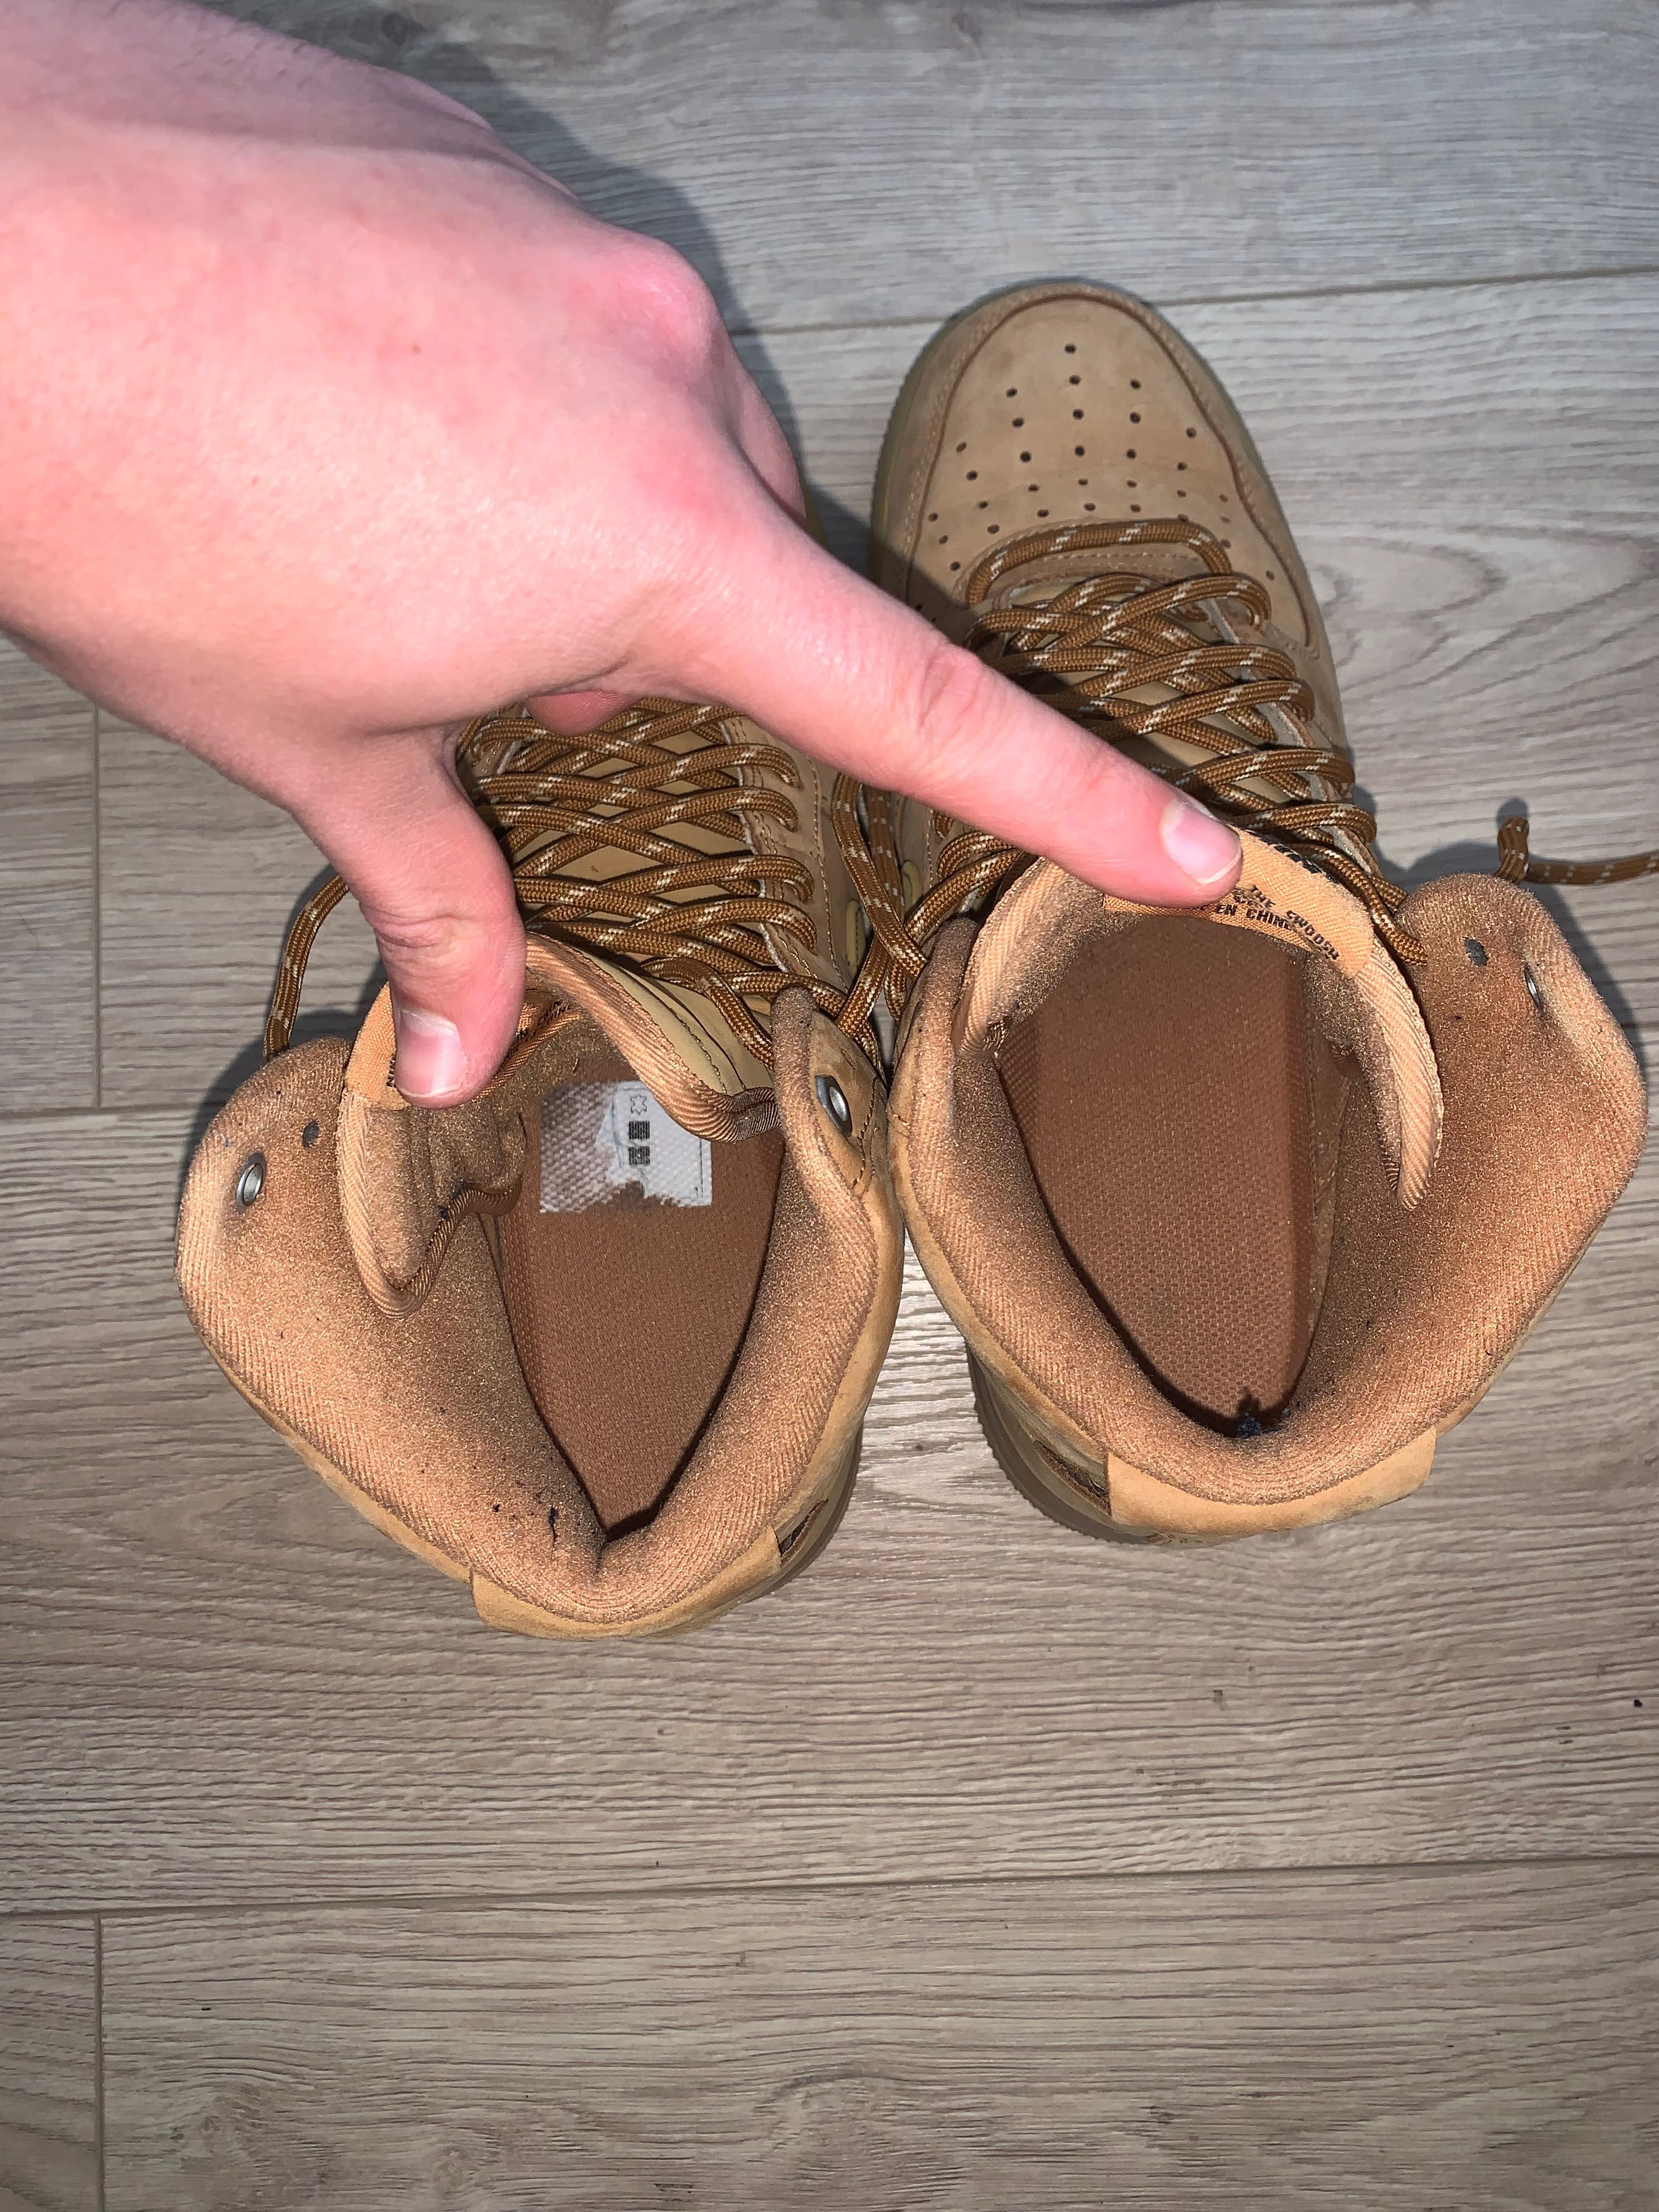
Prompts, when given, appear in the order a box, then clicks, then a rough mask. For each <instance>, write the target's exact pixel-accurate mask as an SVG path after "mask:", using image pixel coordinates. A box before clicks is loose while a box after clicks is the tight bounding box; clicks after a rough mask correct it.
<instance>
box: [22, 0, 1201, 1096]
mask: <svg viewBox="0 0 1659 2212" xmlns="http://www.w3.org/2000/svg"><path fill="white" fill-rule="evenodd" d="M0 60H3V67H0V403H3V404H0V628H3V629H5V630H7V631H8V632H9V634H10V635H12V636H13V637H15V639H17V640H18V641H19V642H21V644H22V646H23V647H25V649H26V650H27V651H28V652H29V653H33V655H34V656H35V657H36V658H37V659H40V660H41V661H43V662H44V663H45V664H46V665H47V666H48V667H50V668H52V669H54V670H56V671H58V673H59V674H60V675H62V676H63V677H64V678H66V679H67V680H68V681H69V682H70V683H71V684H76V686H78V687H79V688H80V689H81V690H82V691H84V692H86V693H88V695H89V696H91V697H93V698H94V699H96V700H99V701H100V702H103V703H104V704H106V705H107V706H109V707H111V708H114V709H116V710H117V711H118V712H119V713H120V714H124V715H125V716H127V717H128V718H129V719H131V720H135V721H137V722H140V723H142V724H144V725H146V726H149V728H151V729H155V730H158V731H160V732H162V733H164V734H165V735H166V736H167V737H170V738H174V739H176V740H177V741H178V742H179V744H183V745H186V746H188V747H189V748H190V749H191V750H192V751H194V752H196V753H198V754H200V755H201V756H202V757H203V758H204V759H205V760H208V761H210V762H211V763H213V765H214V766H215V767H216V768H217V769H221V770H222V771H223V773H224V774H225V775H228V776H231V777H233V778H234V779H235V781H238V782H240V783H243V784H246V785H247V786H249V787H251V788H252V789H253V790H256V791H258V792H261V793H264V795H265V796H266V797H267V798H270V799H274V800H275V801H276V803H277V804H278V805H282V806H284V807H286V808H288V809H289V811H290V812H291V813H292V814H294V815H295V817H296V818H297V819H298V820H299V821H300V822H301V823H302V824H303V826H304V827H305V829H307V831H308V833H309V834H310V836H312V837H313V839H314V841H315V842H316V843H317V844H318V845H319V846H320V848H322V850H323V851H324V852H325V854H327V855H328V857H329V858H330V860H332V861H333V862H334V864H335V865H336V866H337V867H338V868H339V870H340V871H341V872H342V873H343V875H344V877H345V878H346V881H347V882H348V884H349V885H350V887H351V889H352V890H353V891H354V893H355V894H356V897H357V899H358V901H359V902H360V903H361V905H362V909H363V912H364V914H365V915H366V916H367V917H368V921H369V924H370V926H371V927H372V928H373V929H374V934H375V937H376V939H377V940H378V942H379V945H380V951H381V955H382V957H383V959H384V961H385V963H386V973H387V975H388V977H389V978H390V981H391V983H392V995H393V1000H394V1003H395V1006H396V1008H397V1012H398V1079H399V1084H400V1085H401V1087H402V1088H403V1089H404V1091H405V1092H406V1093H407V1094H408V1095H409V1096H410V1097H415V1098H417V1099H420V1100H422V1101H424V1102H426V1103H434V1104H435V1103H446V1102H448V1101H453V1100H458V1099H461V1098H465V1097H470V1096H471V1095H472V1093H474V1092H475V1091H477V1089H478V1088H479V1087H480V1085H482V1084H483V1083H484V1082H485V1081H487V1080H488V1079H489V1075H490V1073H492V1071H493V1070H494V1068H495V1066H496V1064H497V1062H498V1060H499V1059H500V1057H501V1053H502V1051H503V1050H504V1048H505V1046H506V1044H507V1040H508V1038H509V1037H510V1036H511V1034H512V1031H513V1024H514V1022H515V1021H516V1018H517V1016H518V1012H519V1007H520V998H521V989H522V982H523V973H524V968H523V960H524V938H523V932H522V928H521V927H520V921H519V918H518V915H517V911H516V908H515V907H514V904H513V893H512V885H511V882H510V879H509V878H508V875H507V869H506V866H505V865H504V863H503V861H502V859H501V854H500V852H499V849H498V848H497V847H496V845H495V842H494V840H493V839H492V837H491V836H490V835H489V832H488V830H487V829H485V828H484V826H483V823H481V822H480V821H479V819H478V817H477V815H476V814H475V813H474V812H473V811H472V809H471V806H470V805H468V803H467V801H466V799H465V797H464V796H463V794H462V793H461V790H460V788H459V785H458V783H457V781H456V780H455V776H454V773H453V746H454V741H455V738H456V735H457V733H458V732H459V729H460V728H461V726H463V725H464V724H465V722H466V720H468V719H469V718H470V717H471V715H472V714H476V713H477V712H478V711H480V710H481V709H483V708H488V707H492V706H496V705H500V704H501V703H503V702H506V701H508V700H512V699H517V698H528V699H530V700H531V701H532V703H533V704H534V707H535V709H536V711H537V712H538V714H540V715H541V716H542V717H543V719H544V720H546V721H547V722H548V723H549V724H550V725H551V726H553V727H555V728H556V729H558V730H561V731H563V732H577V731H580V730H583V729H586V728H588V727H590V726H592V724H593V723H595V722H597V721H599V720H602V719H603V717H604V716H605V715H606V714H610V713H612V712H614V711H615V709H616V708H617V707H618V706H620V705H622V704H623V703H624V702H627V701H628V700H630V699H634V698H637V697H639V696H642V695H644V694H647V693H667V694H670V695H671V696H677V697H682V698H689V699H716V700H720V701H722V702H727V703H729V704H731V705H733V706H736V707H738V708H741V709H742V710H743V711H744V712H745V713H748V714H752V715H753V716H754V717H755V718H756V720H758V721H760V722H761V723H763V724H764V725H765V726H767V727H768V728H769V729H770V730H771V731H773V732H775V733H776V734H777V735H779V736H780V737H782V738H786V739H787V740H788V741H789V742H790V743H792V744H797V745H799V746H801V747H803V748H804V749H805V750H807V751H809V752H811V753H814V754H816V755H817V757H819V758H820V759H822V760H824V761H827V762H829V763H833V765H835V766H836V767H837V768H840V769H847V770H848V771H849V772H850V773H852V774H854V775H858V776H861V777H863V778H865V779H866V780H867V781H871V782H873V783H877V784H883V785H887V786H890V787H895V788H897V789H899V790H902V791H906V792H908V793H912V794H914V795H915V796H916V797H918V798H921V799H925V800H927V801H928V802H930V803H931V804H933V805H935V806H938V807H940V808H942V809H943V810H944V811H946V812H948V813H951V814H954V815H957V816H960V817H963V819H964V820H967V821H969V822H973V823H978V824H980V825H981V826H982V827H983V828H986V829H991V830H994V831H996V832H997V833H999V834H1000V836H1004V837H1006V838H1008V839H1010V840H1011V841H1012V842H1014V843H1016V844H1018V845H1021V846H1024V847H1027V848H1030V849H1032V850H1035V851H1037V852H1040V853H1043V854H1048V856H1049V857H1051V858H1052V859H1054V860H1058V861H1059V862H1060V864H1061V865H1062V866H1065V867H1066V868H1069V869H1071V870H1073V872H1075V873H1077V874H1078V875H1080V876H1082V877H1084V878H1086V879H1087V880H1089V881H1090V882H1091V883H1095V884H1100V885H1101V886H1102V887H1103V888H1105V889H1109V890H1115V891H1116V892H1118V893H1120V894H1121V895H1122V896H1128V897H1133V898H1138V899H1145V900H1148V901H1152V902H1158V903H1160V904H1167V905H1190V904H1197V903H1201V902H1204V901H1206V900H1209V899H1213V898H1215V897H1216V896H1218V894H1219V893H1220V892H1221V891H1222V890H1225V888H1226V887H1227V886H1228V885H1229V884H1231V881H1232V880H1233V878H1234V877H1235V876H1236V874H1237V869H1238V865H1239V848H1238V842H1237V838H1236V837H1235V836H1233V834H1232V832H1231V830H1229V829H1225V828H1224V827H1223V826H1222V825H1221V824H1220V823H1218V822H1216V821H1215V820H1214V819H1213V817H1211V816H1210V815H1208V814H1207V813H1206V812H1205V811H1204V810H1203V809H1202V808H1200V807H1198V806H1196V805H1193V804H1192V803H1191V802H1189V801H1188V800H1187V799H1182V798H1181V797H1180V796H1179V795H1177V794H1176V793H1172V792H1171V791H1170V787H1169V786H1168V785H1167V784H1164V783H1161V782H1159V781H1158V780H1157V779H1156V778H1154V777H1152V776H1151V775H1147V774H1146V772H1145V771H1144V770H1142V769H1139V768H1137V767H1135V766H1133V764H1132V763H1129V762H1128V761H1127V760H1125V759H1124V758H1123V757H1121V755H1119V754H1116V753H1115V752H1113V751H1112V750H1110V749H1109V748H1108V747H1106V746H1103V745H1102V744H1098V743H1097V742H1096V741H1095V740H1094V739H1092V738H1089V737H1087V736H1086V735H1085V734H1084V733H1083V732H1080V731H1079V730H1078V729H1076V728H1074V727H1073V726H1072V725H1071V724H1070V723H1068V722H1066V721H1065V720H1062V719H1061V718H1060V716H1058V715H1057V714H1053V713H1051V712H1050V711H1049V710H1048V708H1044V707H1042V706H1040V705H1039V704H1037V703H1036V701H1034V700H1032V699H1030V698H1029V697H1027V696H1025V695H1024V693H1022V692H1020V691H1018V690H1016V689H1015V688H1014V687H1013V686H1012V685H1011V684H1007V683H1006V682H1005V681H1004V680H1003V679H1002V678H1000V677H998V676H996V675H994V674H993V673H992V672H990V671H988V670H987V669H986V668H985V667H983V666H982V665H981V663H980V662H979V661H977V660H976V659H974V658H973V657H972V656H971V655H969V654H968V653H964V652H963V651H961V650H960V649H959V648H957V647H954V646H951V645H949V644H947V643H946V642H945V641H944V640H942V639H941V638H940V637H939V635H937V634H936V633H935V632H934V631H933V629H931V628H930V627H929V626H928V625H927V623H925V622H924V621H923V620H922V618H921V617H920V616H919V615H916V614H914V613H912V612H911V611H909V610H908V609H907V608H905V607H902V606H901V605H898V604H897V603H896V601H894V600H892V599H888V598H887V597H885V596H884V594H882V593H881V592H878V591H877V590H876V589H875V588H874V587H873V586H871V585H869V584H867V583H866V582H865V581H863V580H861V579H860V578H859V577H857V576H855V575H854V574H852V573H851V572H850V571H849V570H848V569H846V568H843V567H842V566H840V565H839V564H838V563H837V562H835V561H834V560H832V559H831V558H830V557H829V556H828V555H827V554H826V553H824V552H823V551H821V550H819V548H818V547H817V545H816V544H814V543H813V541H812V539H811V538H810V537H809V536H808V534H807V533H806V532H805V531H804V530H803V529H802V528H801V527H800V526H799V519H798V518H799V510H800V493H799V484H798V482H797V478H796V474H795V468H794V464H793V459H792V458H791V455H790V453H789V449H788V447H787V442H786V441H785V439H784V437H783V435H782V433H781V430H780V429H779V428H778V426H777V423H776V422H775V420H774V419H773V417H772V416H771V414H770V413H769V410H768V409H767V407H766V405H765V403H764V402H763V399H762V398H761V396H760V394H759V392H757V389H756V388H755V386H754V385H753V383H752V382H751V381H750V378H749V376H748V375H747V374H746V373H745V371H744V368H742V366H741V364H740V363H739V362H738V357H737V356H736V354H735V353H734V352H733V350H732V346H731V344H730V343H729V341H728V340H727V338H726V334H725V331H723V330H722V328H721V326H720V319H719V316H718V314H717V313H716V310H715V307H714V302H713V301H712V300H711V299H710V297H709V295H708V292H707V290H706V289H705V288H704V287H703V285H702V283H701V282H700V281H699V279H698V278H697V277H696V275H695V273H694V272H693V271H692V270H691V269H690V267H689V266H688V265H687V264H685V263H684V261H683V260H681V259H680V258H679V257H678V255H677V254H675V253H674V252H671V250H670V249H669V248H668V247H666V246H661V245H659V244H658V243H656V242H655V241H653V240H648V239H645V238H641V237H639V236H637V235H635V234H633V233H631V232H628V231H623V230H617V229H615V228H611V226H610V225H608V224H605V223H602V222H598V221H596V220H595V219H594V218H593V217H592V216H588V215H586V213H585V212H584V211H583V210H582V209H581V208H580V206H579V205H578V204H577V203H576V202H575V201H574V199H573V198H572V197H570V195H569V194H568V193H567V192H566V191H563V190H562V188H561V187H560V186H559V185H556V184H555V183H553V182H552V181H550V179H548V178H547V177H545V176H544V175H543V174H542V173H540V172H539V171H538V170H536V169H533V168H532V167H529V166H528V165H527V164H526V163H525V162H524V161H520V159H519V158H518V157H517V156H516V155H513V153H511V152H510V151H509V150H508V149H507V148H506V147H505V146H504V145H502V143H501V141H500V140H499V139H497V138H496V137H495V136H494V134H493V133H492V132H491V131H490V130H489V128H488V126H487V125H485V124H484V123H483V122H482V121H481V120H480V119H479V118H477V116H475V115H473V114H471V112H469V111H468V110H466V109H465V108H462V107H459V106H456V105H455V104H454V103H453V101H451V100H447V99H445V98H444V97H443V96H441V94H437V93H435V92H431V91H429V90H428V89H427V88H425V87H423V86H422V85H420V84H419V83H416V82H414V81H412V80H411V79H409V78H406V77H403V76H396V75H393V74H391V73H389V72H386V71H384V70H375V69H371V68H368V67H367V66H365V65H362V64H356V63H351V62H345V61H342V60H339V59H337V58H336V57H334V56H332V55H331V54H328V53H325V52H321V51H319V50H317V49H314V48H312V47H308V46H301V45H296V44H295V42H293V41H292V40H287V39H284V38H281V37H278V36H276V35H275V34H273V33H267V32H264V31H260V30H257V29H254V28H252V27H247V26H245V25H241V24H237V23H234V22H231V21H227V20H225V19H223V18H222V17H219V16H216V15H210V14H209V13H206V12H204V11H203V10H200V9H196V8H195V7H192V6H190V5H187V4H184V0H0Z"/></svg>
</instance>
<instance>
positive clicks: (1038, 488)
mask: <svg viewBox="0 0 1659 2212" xmlns="http://www.w3.org/2000/svg"><path fill="white" fill-rule="evenodd" d="M1025 489H1026V490H1027V491H1041V490H1042V485H1041V484H1027V485H1026V487H1025Z"/></svg>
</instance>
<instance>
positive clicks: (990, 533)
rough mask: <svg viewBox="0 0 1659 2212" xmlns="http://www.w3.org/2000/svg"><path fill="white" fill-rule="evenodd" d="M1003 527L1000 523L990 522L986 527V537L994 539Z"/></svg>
mask: <svg viewBox="0 0 1659 2212" xmlns="http://www.w3.org/2000/svg"><path fill="white" fill-rule="evenodd" d="M1001 527H1002V525H1001V524H1000V522H987V524H986V526H985V535H986V536H987V538H994V537H995V536H996V534H997V532H998V531H999V530H1000V529H1001Z"/></svg>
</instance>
